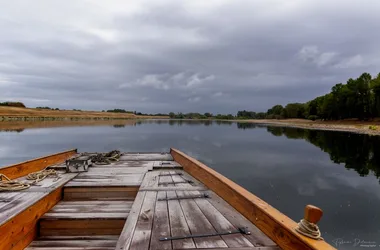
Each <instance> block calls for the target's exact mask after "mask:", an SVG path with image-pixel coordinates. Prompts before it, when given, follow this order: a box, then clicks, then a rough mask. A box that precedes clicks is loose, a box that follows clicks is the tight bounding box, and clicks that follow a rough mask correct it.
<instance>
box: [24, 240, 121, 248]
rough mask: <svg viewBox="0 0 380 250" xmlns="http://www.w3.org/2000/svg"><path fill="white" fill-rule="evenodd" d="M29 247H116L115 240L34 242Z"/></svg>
mask: <svg viewBox="0 0 380 250" xmlns="http://www.w3.org/2000/svg"><path fill="white" fill-rule="evenodd" d="M29 247H116V240H72V239H71V240H36V241H33V242H32V243H30V245H29Z"/></svg>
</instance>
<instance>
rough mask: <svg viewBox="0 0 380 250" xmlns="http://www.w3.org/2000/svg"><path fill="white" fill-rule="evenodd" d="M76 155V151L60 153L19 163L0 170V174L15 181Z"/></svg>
mask: <svg viewBox="0 0 380 250" xmlns="http://www.w3.org/2000/svg"><path fill="white" fill-rule="evenodd" d="M76 153H77V150H76V149H72V150H68V151H64V152H61V153H57V154H53V155H48V156H45V157H41V158H37V159H33V160H30V161H25V162H21V163H18V164H15V165H11V166H6V167H2V168H0V174H4V175H6V176H7V177H8V178H10V179H16V178H19V177H21V176H24V175H27V174H29V173H32V172H36V171H40V170H42V169H44V168H46V167H47V166H50V165H54V164H57V163H61V162H64V161H65V160H66V159H67V158H69V157H70V156H72V155H75V154H76Z"/></svg>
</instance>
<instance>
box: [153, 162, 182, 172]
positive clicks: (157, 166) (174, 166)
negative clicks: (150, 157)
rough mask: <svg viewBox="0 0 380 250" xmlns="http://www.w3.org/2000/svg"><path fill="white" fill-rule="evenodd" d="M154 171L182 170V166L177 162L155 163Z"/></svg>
mask: <svg viewBox="0 0 380 250" xmlns="http://www.w3.org/2000/svg"><path fill="white" fill-rule="evenodd" d="M153 169H157V170H159V169H182V166H181V165H179V164H178V163H177V162H175V161H155V162H154V164H153Z"/></svg>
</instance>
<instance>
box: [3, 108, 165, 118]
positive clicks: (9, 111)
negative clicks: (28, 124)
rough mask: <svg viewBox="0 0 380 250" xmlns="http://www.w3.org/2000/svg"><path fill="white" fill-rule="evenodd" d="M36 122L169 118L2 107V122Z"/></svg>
mask: <svg viewBox="0 0 380 250" xmlns="http://www.w3.org/2000/svg"><path fill="white" fill-rule="evenodd" d="M18 118H19V119H24V120H34V119H37V120H38V119H51V120H54V119H57V120H59V119H68V120H70V119H94V120H95V119H150V118H169V117H163V116H160V117H155V116H140V115H135V114H130V113H111V112H99V111H73V110H49V109H33V108H16V107H2V106H0V121H8V120H17V119H18Z"/></svg>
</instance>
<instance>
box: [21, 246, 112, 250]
mask: <svg viewBox="0 0 380 250" xmlns="http://www.w3.org/2000/svg"><path fill="white" fill-rule="evenodd" d="M114 249H115V248H114V247H28V248H25V250H114Z"/></svg>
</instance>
